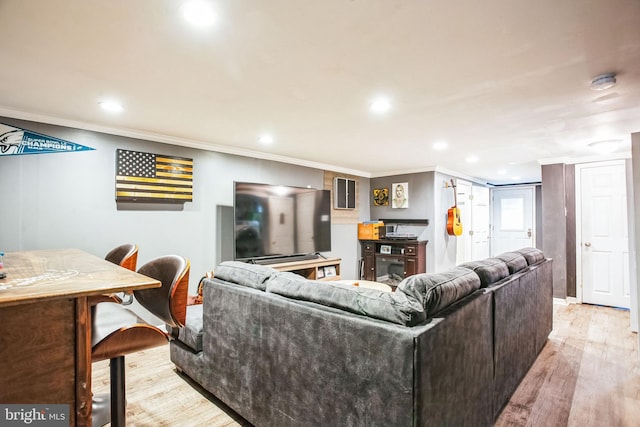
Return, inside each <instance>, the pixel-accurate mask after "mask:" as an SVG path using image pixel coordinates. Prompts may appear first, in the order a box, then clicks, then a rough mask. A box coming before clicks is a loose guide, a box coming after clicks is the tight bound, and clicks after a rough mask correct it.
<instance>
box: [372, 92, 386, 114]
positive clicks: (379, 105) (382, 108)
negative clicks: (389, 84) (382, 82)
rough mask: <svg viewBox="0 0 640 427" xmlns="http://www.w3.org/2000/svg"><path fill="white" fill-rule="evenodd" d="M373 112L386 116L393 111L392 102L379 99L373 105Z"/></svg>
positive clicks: (384, 98) (382, 98)
mask: <svg viewBox="0 0 640 427" xmlns="http://www.w3.org/2000/svg"><path fill="white" fill-rule="evenodd" d="M370 108H371V111H372V112H374V113H376V114H384V113H386V112H387V111H389V110H390V109H391V101H389V98H386V97H383V96H381V97H379V98H376V99H374V100H373V102H372V103H371V107H370Z"/></svg>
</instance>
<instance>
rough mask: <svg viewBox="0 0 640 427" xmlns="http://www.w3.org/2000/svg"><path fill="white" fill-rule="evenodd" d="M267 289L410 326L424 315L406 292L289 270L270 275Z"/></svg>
mask: <svg viewBox="0 0 640 427" xmlns="http://www.w3.org/2000/svg"><path fill="white" fill-rule="evenodd" d="M267 292H271V293H274V294H278V295H282V296H284V297H287V298H292V299H297V300H302V301H310V302H314V303H317V304H321V305H324V306H327V307H334V308H339V309H341V310H345V311H349V312H351V313H356V314H360V315H363V316H368V317H372V318H376V319H381V320H386V321H388V322H393V323H397V324H400V325H406V326H413V325H415V324H418V323H420V322H422V321H424V320H425V319H426V316H425V313H424V310H423V308H422V306H421V305H420V303H419V302H418V301H416V300H415V299H412V298H409V297H407V295H404V294H397V293H393V292H385V291H380V290H376V289H368V288H363V287H357V286H352V285H348V284H342V283H334V282H329V281H325V282H321V281H314V280H307V279H305V278H304V277H302V276H299V275H297V274H293V273H288V272H285V273H278V274H276V275H274V276H273V277H271V279H270V280H269V281H268V282H267Z"/></svg>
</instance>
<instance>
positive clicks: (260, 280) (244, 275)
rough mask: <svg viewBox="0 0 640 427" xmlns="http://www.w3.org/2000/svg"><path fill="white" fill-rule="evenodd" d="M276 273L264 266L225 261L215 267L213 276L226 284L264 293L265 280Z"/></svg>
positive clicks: (265, 287)
mask: <svg viewBox="0 0 640 427" xmlns="http://www.w3.org/2000/svg"><path fill="white" fill-rule="evenodd" d="M276 273H277V271H276V270H274V269H273V268H271V267H267V266H264V265H257V264H249V263H246V262H240V261H225V262H223V263H222V264H220V265H218V266H217V267H216V269H215V271H214V276H215V277H216V278H218V279H222V280H225V281H227V282H231V283H235V284H237V285H242V286H247V287H249V288H254V289H259V290H261V291H264V290H266V289H267V280H269V279H270V278H271V277H272V276H273V275H274V274H276Z"/></svg>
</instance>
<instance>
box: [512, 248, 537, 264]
mask: <svg viewBox="0 0 640 427" xmlns="http://www.w3.org/2000/svg"><path fill="white" fill-rule="evenodd" d="M514 252H516V253H518V254H520V255H522V256H523V257H524V258H525V259H526V260H527V263H528V264H529V265H533V264H537V263H539V262H541V261H543V260H544V254H543V253H542V251H541V250H540V249H536V248H522V249H519V250H517V251H514Z"/></svg>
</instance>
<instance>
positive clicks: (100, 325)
mask: <svg viewBox="0 0 640 427" xmlns="http://www.w3.org/2000/svg"><path fill="white" fill-rule="evenodd" d="M189 270H190V263H189V261H188V260H186V259H184V258H183V257H181V256H177V255H167V256H163V257H160V258H156V259H154V260H152V261H149V262H148V263H146V264H144V265H143V266H142V267H140V269H139V270H138V273H140V274H143V275H145V276H148V277H152V278H154V279H157V280H159V281H160V282H161V283H162V286H161V287H160V288H153V289H144V290H137V291H134V292H133V294H134V296H135V299H136V301H138V302H139V303H140V305H142V306H143V307H144V308H145V309H147V310H148V311H149V312H151V313H152V314H153V315H155V316H156V317H157V318H158V319H159V321H161V322H164V323H165V324H166V325H168V326H170V327H171V328H180V327H182V326H184V323H185V318H186V310H187V292H188V287H189ZM170 339H171V336H170V335H169V334H168V333H167V331H166V330H165V329H164V328H161V327H158V326H155V325H152V324H150V323H148V322H146V321H144V320H142V319H141V318H139V317H138V315H137V314H136V313H134V312H133V311H132V310H131V309H130V308H129V306H123V305H121V304H117V303H113V302H102V303H99V304H97V305H96V306H95V308H94V312H93V314H92V337H91V345H92V349H91V359H92V362H97V361H100V360H106V359H109V360H110V368H109V369H110V381H111V384H110V386H111V394H110V397H111V398H110V403H109V399H105V398H102V397H97V398H94V405H93V409H94V416H93V425H95V426H98V425H104V424H106V423H108V422H109V417H108V416H107V414H108V413H109V407H110V408H111V410H110V414H111V425H112V426H114V427H117V426H124V425H125V413H126V409H125V405H126V400H125V365H124V356H125V355H126V354H129V353H133V352H137V351H141V350H145V349H148V348H152V347H157V346H160V345H163V344H166V343H167V342H168V341H169V340H170Z"/></svg>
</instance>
